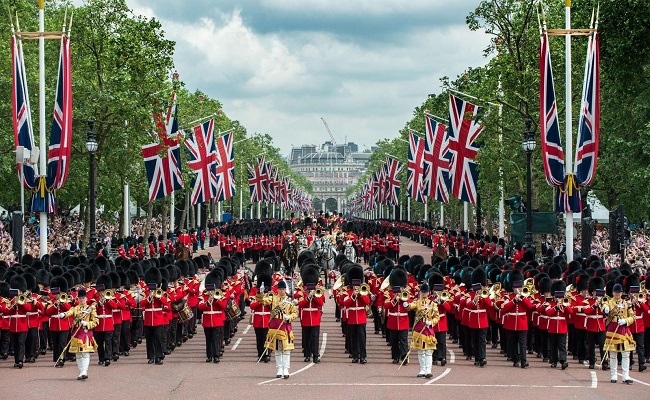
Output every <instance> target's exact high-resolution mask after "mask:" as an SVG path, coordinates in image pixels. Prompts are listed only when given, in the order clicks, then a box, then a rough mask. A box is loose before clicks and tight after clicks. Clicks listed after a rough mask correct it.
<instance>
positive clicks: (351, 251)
mask: <svg viewBox="0 0 650 400" xmlns="http://www.w3.org/2000/svg"><path fill="white" fill-rule="evenodd" d="M343 254H345V257H346V258H347V259H348V260H350V261H353V262H355V263H356V262H358V261H359V260H358V258H357V250H356V249H355V248H354V245H353V244H352V241H351V240H346V241H345V246H344V248H343Z"/></svg>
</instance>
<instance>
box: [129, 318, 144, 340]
mask: <svg viewBox="0 0 650 400" xmlns="http://www.w3.org/2000/svg"><path fill="white" fill-rule="evenodd" d="M139 339H142V318H136V319H134V320H133V321H131V341H133V342H137V341H138V340H139Z"/></svg>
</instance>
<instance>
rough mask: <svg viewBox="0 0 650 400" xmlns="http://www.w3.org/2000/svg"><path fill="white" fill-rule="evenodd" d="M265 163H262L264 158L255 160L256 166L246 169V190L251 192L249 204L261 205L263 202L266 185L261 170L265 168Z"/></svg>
mask: <svg viewBox="0 0 650 400" xmlns="http://www.w3.org/2000/svg"><path fill="white" fill-rule="evenodd" d="M265 165H266V163H265V162H264V156H262V157H261V158H258V159H257V164H255V165H254V166H251V165H250V164H249V165H247V167H248V188H249V189H250V192H251V203H261V202H264V198H265V193H264V192H265V188H264V186H265V185H266V176H265V175H264V174H263V173H262V169H263V168H265Z"/></svg>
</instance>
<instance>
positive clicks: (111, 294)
mask: <svg viewBox="0 0 650 400" xmlns="http://www.w3.org/2000/svg"><path fill="white" fill-rule="evenodd" d="M100 296H101V297H102V298H103V300H104V301H108V300H112V299H114V298H115V291H113V290H112V289H106V290H104V291H103V292H101V294H100Z"/></svg>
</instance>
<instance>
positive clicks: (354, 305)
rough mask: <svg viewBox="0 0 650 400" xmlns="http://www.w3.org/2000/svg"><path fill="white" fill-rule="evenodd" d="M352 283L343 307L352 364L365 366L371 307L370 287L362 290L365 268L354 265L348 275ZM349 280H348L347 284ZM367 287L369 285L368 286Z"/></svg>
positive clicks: (344, 298)
mask: <svg viewBox="0 0 650 400" xmlns="http://www.w3.org/2000/svg"><path fill="white" fill-rule="evenodd" d="M347 275H348V276H347V277H348V278H349V282H350V286H349V289H348V290H347V293H346V294H345V296H344V297H343V305H344V306H345V310H346V312H347V316H348V320H347V324H348V332H347V333H348V334H349V335H350V354H352V363H355V364H356V363H361V364H365V363H366V362H367V361H366V322H367V316H366V315H367V314H366V307H370V290H369V289H370V287H369V286H368V290H367V292H366V293H364V292H363V291H362V290H361V287H360V286H361V284H362V283H363V268H361V266H360V265H358V264H354V265H353V266H352V267H351V268H350V270H349V271H348V274H347ZM347 281H348V279H346V282H347ZM366 286H367V284H366Z"/></svg>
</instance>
